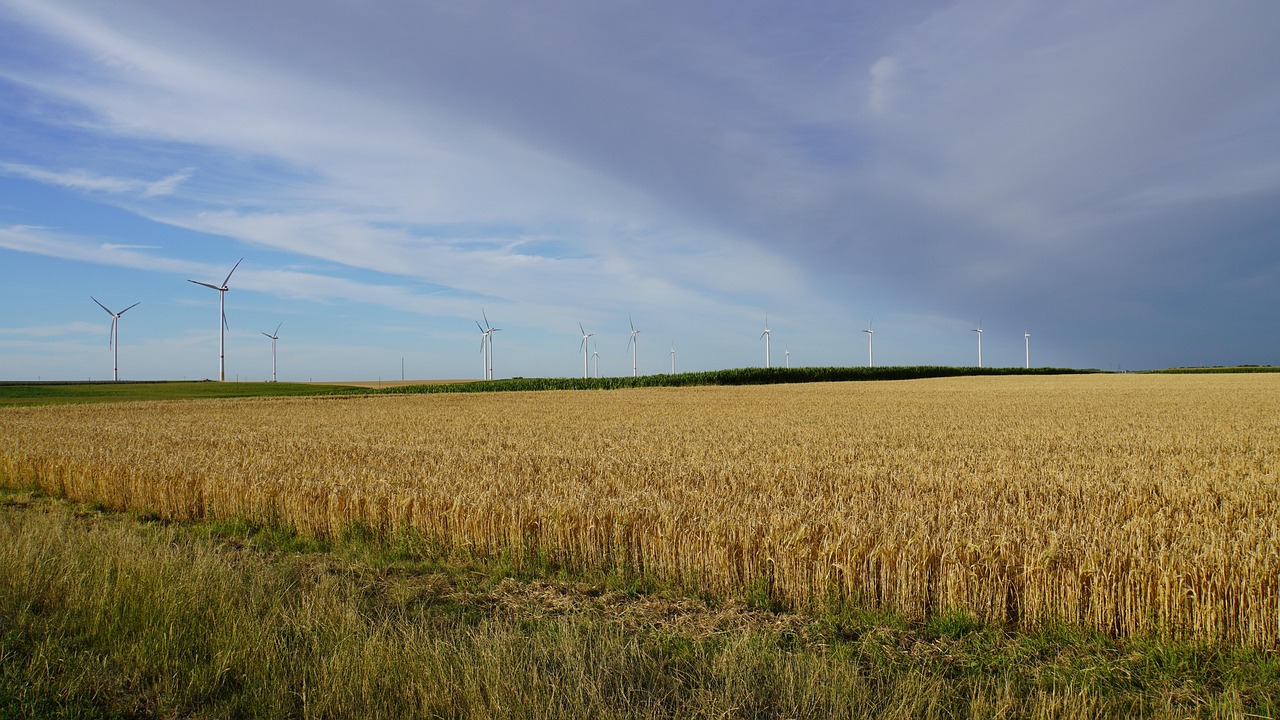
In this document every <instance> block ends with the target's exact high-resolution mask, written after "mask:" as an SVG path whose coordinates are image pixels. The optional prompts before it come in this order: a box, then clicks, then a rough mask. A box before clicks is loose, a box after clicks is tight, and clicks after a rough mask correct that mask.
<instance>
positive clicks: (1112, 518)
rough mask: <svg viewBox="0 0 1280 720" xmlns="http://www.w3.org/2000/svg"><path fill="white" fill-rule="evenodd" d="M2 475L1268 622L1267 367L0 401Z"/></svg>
mask: <svg viewBox="0 0 1280 720" xmlns="http://www.w3.org/2000/svg"><path fill="white" fill-rule="evenodd" d="M0 476H3V478H4V482H6V483H8V484H9V485H11V486H14V487H25V486H31V487H38V488H39V489H40V490H41V491H42V492H45V493H48V494H52V495H58V496H63V497H67V498H71V499H74V500H78V501H85V502H90V501H96V502H100V503H102V504H104V505H105V506H107V507H112V508H118V509H135V510H139V511H144V512H149V513H154V514H155V515H156V516H158V517H160V518H166V519H188V518H212V519H219V518H245V519H248V520H250V521H253V522H258V523H262V524H266V525H281V526H285V527H288V528H291V529H293V530H295V531H297V532H298V533H299V534H300V535H302V536H306V537H318V538H332V537H334V536H335V535H336V534H337V533H340V532H342V530H343V528H347V527H350V526H352V525H353V524H360V525H362V526H364V527H368V528H370V531H371V532H373V533H374V534H375V535H378V536H397V535H400V534H402V533H406V532H413V533H416V534H418V535H421V536H423V537H431V538H435V539H437V540H439V541H440V542H444V543H447V544H449V545H452V546H455V547H462V548H467V549H468V550H470V551H473V552H476V553H478V554H481V555H495V556H496V555H501V556H507V557H511V558H514V561H515V562H543V561H546V560H551V561H554V562H555V563H556V564H557V565H559V566H563V567H567V568H572V569H577V570H588V569H593V568H594V569H600V568H605V569H612V570H616V571H617V572H620V573H623V574H632V575H635V576H653V577H659V578H662V579H663V580H664V582H670V583H673V584H675V585H678V586H681V587H686V588H688V589H690V590H691V591H694V592H699V593H706V594H708V595H711V596H720V597H731V596H735V595H737V594H739V593H741V592H742V591H743V590H744V588H745V589H750V590H751V591H752V592H754V593H756V594H757V595H759V596H761V597H763V598H767V599H768V602H770V603H774V604H776V605H777V606H778V607H789V608H796V609H814V610H821V609H822V608H824V607H828V606H832V605H839V604H854V605H858V606H862V607H868V608H873V609H876V610H883V611H887V612H893V613H898V614H901V615H903V616H904V617H907V618H909V619H912V620H914V621H926V620H928V619H930V618H935V617H941V616H945V615H946V614H947V613H950V612H957V611H958V612H963V613H965V614H966V615H968V616H971V617H973V618H975V619H977V620H978V621H980V622H982V623H984V624H994V625H999V626H1002V627H1007V628H1009V629H1011V630H1019V629H1027V628H1035V627H1039V626H1042V625H1044V624H1046V623H1056V622H1065V623H1070V624H1075V625H1078V626H1080V627H1084V628H1089V629H1091V630H1093V631H1097V632H1101V633H1104V634H1107V635H1109V636H1113V637H1132V636H1139V635H1144V634H1155V635H1157V636H1160V637H1167V638H1170V639H1186V640H1195V641H1205V642H1226V643H1232V644H1238V645H1244V646H1252V647H1260V648H1275V647H1276V643H1277V634H1278V628H1277V621H1276V618H1277V616H1278V614H1280V608H1278V607H1277V604H1278V603H1280V592H1278V590H1280V588H1278V587H1277V584H1278V583H1280V580H1278V579H1277V578H1278V577H1280V537H1278V536H1277V535H1276V534H1275V533H1274V532H1273V530H1272V528H1273V526H1274V519H1275V518H1276V517H1280V488H1278V485H1280V484H1278V483H1277V482H1276V478H1277V477H1278V476H1280V377H1277V376H1275V375H1265V374H1251V375H1250V374H1241V375H1212V376H1207V375H1159V376H1157V375H1142V376H1138V375H1091V376H1058V377H969V378H945V379H933V380H919V381H912V382H903V383H813V384H803V385H787V386H755V387H734V388H713V387H701V388H649V389H634V390H620V391H617V392H612V393H574V392H539V393H532V392H530V393H503V394H487V395H441V396H414V397H359V398H354V397H342V398H308V399H274V400H272V399H269V400H263V399H255V400H221V401H188V402H173V403H163V402H158V403H149V404H145V405H143V404H136V405H122V406H116V407H111V408H105V407H101V406H98V407H95V406H83V407H65V408H13V409H10V410H9V411H6V412H5V413H0Z"/></svg>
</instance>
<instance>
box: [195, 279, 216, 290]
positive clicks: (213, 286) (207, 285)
mask: <svg viewBox="0 0 1280 720" xmlns="http://www.w3.org/2000/svg"><path fill="white" fill-rule="evenodd" d="M187 282H189V283H195V284H197V285H203V286H205V287H207V288H213V289H214V290H221V289H222V288H220V287H218V286H217V285H211V284H209V283H207V282H200V281H199V280H188V281H187Z"/></svg>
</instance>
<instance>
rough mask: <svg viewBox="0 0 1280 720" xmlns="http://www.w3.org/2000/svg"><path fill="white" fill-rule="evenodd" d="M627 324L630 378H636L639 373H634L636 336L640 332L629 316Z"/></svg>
mask: <svg viewBox="0 0 1280 720" xmlns="http://www.w3.org/2000/svg"><path fill="white" fill-rule="evenodd" d="M627 322H628V323H630V324H631V339H630V340H628V341H627V344H628V345H630V346H631V377H638V376H639V373H638V372H636V345H637V344H638V343H636V336H637V335H639V334H640V331H639V330H637V329H636V324H635V323H634V322H632V320H631V316H630V315H628V316H627Z"/></svg>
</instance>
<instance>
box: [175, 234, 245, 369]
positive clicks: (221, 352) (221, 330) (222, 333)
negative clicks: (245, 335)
mask: <svg viewBox="0 0 1280 720" xmlns="http://www.w3.org/2000/svg"><path fill="white" fill-rule="evenodd" d="M242 262H244V258H240V259H239V260H237V261H236V264H235V265H233V266H231V272H229V273H227V277H226V279H225V280H223V281H222V284H221V285H213V284H210V283H207V282H200V281H199V280H187V282H193V283H195V284H197V285H203V286H205V287H207V288H213V289H214V290H217V291H218V315H219V316H221V318H222V322H221V323H220V324H219V325H218V381H219V382H223V381H225V380H226V379H227V353H226V347H227V345H226V341H227V306H226V304H225V302H224V300H225V298H226V294H227V290H229V289H230V288H228V287H227V283H228V282H230V281H231V273H234V272H235V271H236V268H238V267H240V263H242Z"/></svg>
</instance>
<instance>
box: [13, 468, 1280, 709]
mask: <svg viewBox="0 0 1280 720" xmlns="http://www.w3.org/2000/svg"><path fill="white" fill-rule="evenodd" d="M765 595H767V593H766V592H765V590H764V589H763V588H762V587H753V588H748V589H746V590H745V591H744V596H743V597H742V598H725V599H721V600H720V601H718V602H708V601H707V600H705V599H703V598H699V597H697V596H690V595H688V594H685V593H684V592H683V591H682V590H681V589H679V588H672V587H664V586H661V585H658V584H655V583H654V582H653V581H652V580H647V579H639V580H628V579H626V578H625V577H624V574H619V573H617V572H604V573H601V574H593V575H577V576H574V575H567V574H566V573H565V572H564V570H563V569H561V568H558V567H556V566H555V565H554V564H553V563H549V562H547V561H546V560H545V559H534V561H533V562H532V563H529V564H524V565H517V564H514V563H513V562H512V561H511V560H510V559H509V558H501V557H491V558H486V557H480V556H478V555H476V554H474V553H472V552H470V551H468V550H467V549H466V548H451V547H447V546H445V545H443V544H441V543H438V542H432V541H431V540H429V539H425V538H418V537H399V538H386V537H378V536H377V535H376V534H374V533H372V532H371V531H370V530H369V529H368V528H362V527H354V528H350V529H349V530H348V531H346V532H344V533H342V534H341V535H340V536H339V537H338V538H336V539H333V540H328V541H316V540H310V539H305V538H300V537H298V536H296V535H295V534H294V533H292V532H291V531H289V530H287V529H283V528H274V527H268V526H261V525H255V524H252V523H245V522H240V521H220V522H204V523H184V524H165V523H160V522H155V521H153V520H148V519H145V518H141V517H138V516H136V515H130V514H121V513H109V512H103V511H102V510H101V509H94V508H89V507H86V506H80V505H73V504H69V503H65V502H62V501H57V500H53V499H50V498H45V497H40V496H37V495H33V494H31V493H29V492H15V491H5V492H3V493H0V717H60V718H73V717H75V718H116V717H202V718H223V717H227V718H231V717H266V718H272V717H335V718H336V717H370V718H378V717H385V718H392V717H476V718H479V717H495V718H550V717H582V718H586V717H593V718H594V717H605V718H668V717H694V718H698V717H702V718H711V717H749V718H786V717H823V718H825V717H844V718H916V717H924V718H930V717H932V718H952V717H979V718H986V717H989V718H996V717H1000V718H1023V717H1027V718H1030V717H1043V718H1052V717H1061V718H1077V717H1080V718H1089V717H1149V718H1187V717H1192V718H1215V717H1224V718H1225V717H1260V718H1268V717H1270V718H1275V717H1280V658H1277V653H1276V650H1275V649H1274V648H1273V649H1271V650H1248V649H1243V648H1237V647H1230V646H1207V645H1185V644H1178V643H1169V642H1165V641H1158V640H1155V639H1149V638H1135V639H1127V640H1123V641H1119V640H1114V639H1111V638H1108V637H1106V636H1105V635H1101V634H1098V633H1094V632H1090V631H1086V630H1082V629H1079V628H1075V627H1072V626H1069V625H1050V626H1045V627H1041V628H1037V629H1034V630H1032V631H1029V632H1024V633H1017V634H1011V633H1008V632H1005V631H1004V630H1003V629H1002V628H999V627H991V626H986V625H983V624H981V623H979V622H977V621H975V620H974V619H973V618H971V617H969V616H967V615H965V614H963V613H955V612H947V611H944V612H941V613H939V614H938V615H937V616H936V617H934V618H932V619H931V620H929V621H928V622H925V623H911V622H907V621H906V620H904V619H902V618H900V617H896V616H894V615H892V614H891V613H885V612H883V611H878V610H874V609H868V608H864V607H859V606H856V605H845V606H840V607H836V608H835V609H832V610H829V611H825V612H822V613H820V614H806V613H797V612H788V611H786V610H785V609H784V608H779V607H772V606H770V605H769V603H768V602H767V601H765V600H764V596H765Z"/></svg>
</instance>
